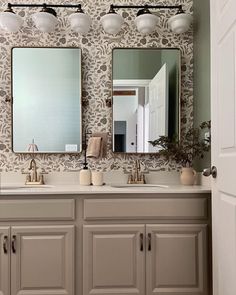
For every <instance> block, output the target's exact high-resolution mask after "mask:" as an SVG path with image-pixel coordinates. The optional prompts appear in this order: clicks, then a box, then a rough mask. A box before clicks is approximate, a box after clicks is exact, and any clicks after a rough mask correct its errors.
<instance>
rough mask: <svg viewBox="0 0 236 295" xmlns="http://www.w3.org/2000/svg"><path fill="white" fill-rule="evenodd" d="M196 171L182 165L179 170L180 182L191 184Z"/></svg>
mask: <svg viewBox="0 0 236 295" xmlns="http://www.w3.org/2000/svg"><path fill="white" fill-rule="evenodd" d="M196 175H197V172H196V171H195V170H194V169H193V168H190V167H189V168H186V167H183V168H182V169H181V171H180V182H181V184H183V185H193V184H194V182H195V179H196Z"/></svg>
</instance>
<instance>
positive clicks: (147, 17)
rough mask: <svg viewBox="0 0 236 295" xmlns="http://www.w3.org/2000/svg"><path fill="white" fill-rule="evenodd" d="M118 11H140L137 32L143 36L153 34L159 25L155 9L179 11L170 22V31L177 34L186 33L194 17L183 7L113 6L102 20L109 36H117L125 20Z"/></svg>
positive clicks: (136, 22)
mask: <svg viewBox="0 0 236 295" xmlns="http://www.w3.org/2000/svg"><path fill="white" fill-rule="evenodd" d="M116 9H138V12H137V16H136V18H135V25H136V27H137V30H138V31H139V32H140V33H142V34H150V33H152V32H153V31H154V30H155V28H156V25H157V22H158V19H159V18H158V16H157V15H155V14H152V13H151V11H150V10H153V9H171V10H177V13H176V15H174V16H172V17H171V18H170V19H169V20H168V25H169V27H170V29H171V30H172V31H173V32H174V33H177V34H180V33H184V32H186V31H187V30H188V29H189V27H190V25H191V23H192V16H191V15H190V14H187V13H185V12H184V11H183V8H182V5H169V6H168V5H148V4H146V5H113V4H112V5H111V6H110V10H109V11H108V13H107V14H106V15H104V16H103V17H102V19H101V21H102V26H103V29H104V31H105V32H106V33H108V34H117V33H118V32H119V31H120V29H121V26H122V24H123V23H124V19H123V17H122V16H121V15H120V14H117V13H116V11H115V10H116Z"/></svg>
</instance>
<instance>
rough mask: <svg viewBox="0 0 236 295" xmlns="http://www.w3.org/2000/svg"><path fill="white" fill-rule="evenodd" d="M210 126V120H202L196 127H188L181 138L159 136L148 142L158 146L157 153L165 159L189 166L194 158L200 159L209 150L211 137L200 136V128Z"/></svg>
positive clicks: (208, 127)
mask: <svg viewBox="0 0 236 295" xmlns="http://www.w3.org/2000/svg"><path fill="white" fill-rule="evenodd" d="M210 128H211V121H204V122H202V123H201V124H200V126H199V127H198V128H190V129H188V130H187V132H186V133H185V135H184V136H183V137H182V138H181V139H179V138H178V137H176V136H175V137H173V138H169V137H168V136H160V137H159V138H158V139H156V140H154V141H149V143H150V144H151V145H153V146H155V147H158V149H159V151H158V154H159V155H160V156H162V157H164V158H165V159H166V160H167V161H175V162H176V163H179V164H181V165H182V166H183V167H191V166H192V164H193V160H194V159H196V158H201V159H202V158H203V157H204V155H205V153H206V152H208V151H209V150H210V143H211V137H210V136H209V138H207V139H201V138H200V137H201V130H203V129H208V130H209V131H210Z"/></svg>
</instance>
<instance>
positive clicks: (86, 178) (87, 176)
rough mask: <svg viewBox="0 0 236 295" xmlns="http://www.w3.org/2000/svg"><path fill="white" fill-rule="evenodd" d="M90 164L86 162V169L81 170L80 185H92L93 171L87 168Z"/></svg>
mask: <svg viewBox="0 0 236 295" xmlns="http://www.w3.org/2000/svg"><path fill="white" fill-rule="evenodd" d="M87 165H88V163H87V162H86V161H85V162H84V167H83V169H82V170H80V174H79V182H80V185H91V170H90V169H88V167H87Z"/></svg>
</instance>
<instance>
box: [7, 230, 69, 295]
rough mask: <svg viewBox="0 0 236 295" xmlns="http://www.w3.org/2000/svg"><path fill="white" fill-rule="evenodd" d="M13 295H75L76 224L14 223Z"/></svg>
mask: <svg viewBox="0 0 236 295" xmlns="http://www.w3.org/2000/svg"><path fill="white" fill-rule="evenodd" d="M11 238H12V256H11V275H12V281H11V287H12V288H11V295H16V294H20V295H24V294H25V295H26V294H27V295H28V294H30V295H42V294H45V295H54V294H55V295H61V294H63V295H64V294H66V295H72V294H74V226H14V227H12V231H11Z"/></svg>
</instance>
